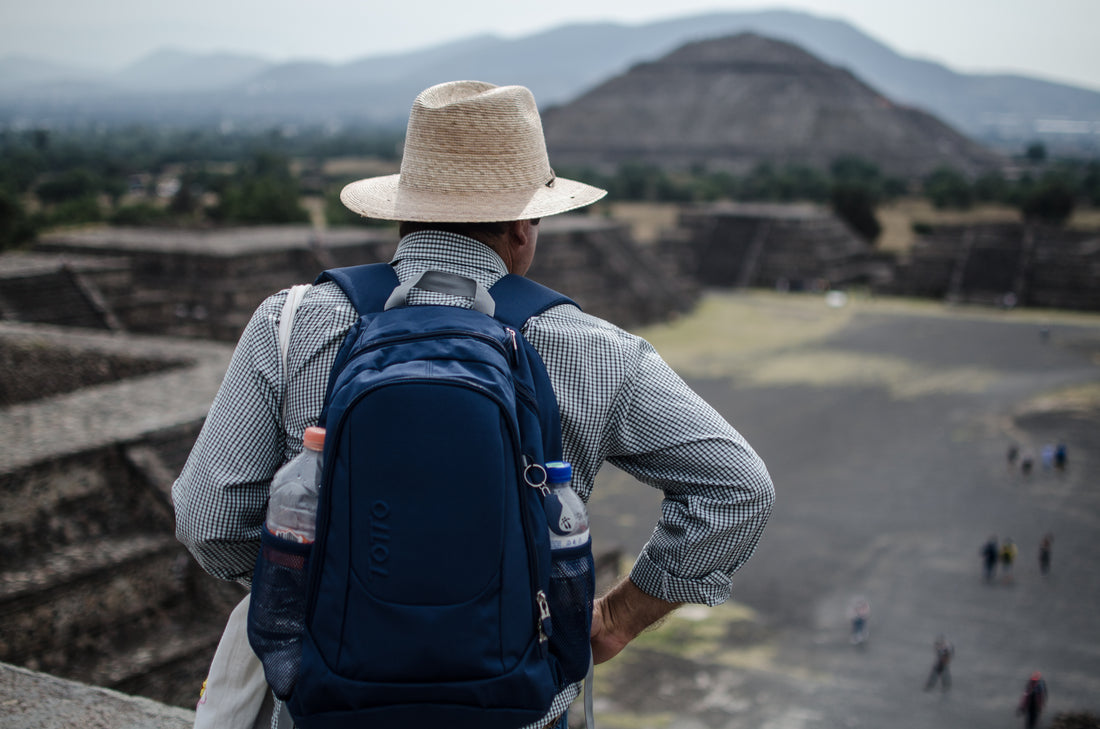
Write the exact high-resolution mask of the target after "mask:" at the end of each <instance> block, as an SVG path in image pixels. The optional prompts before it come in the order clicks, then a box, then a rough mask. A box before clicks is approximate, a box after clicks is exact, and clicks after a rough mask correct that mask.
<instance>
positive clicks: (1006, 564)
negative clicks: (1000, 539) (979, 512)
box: [1001, 537, 1017, 582]
mask: <svg viewBox="0 0 1100 729" xmlns="http://www.w3.org/2000/svg"><path fill="white" fill-rule="evenodd" d="M1016 551H1017V550H1016V543H1015V542H1013V541H1012V539H1011V538H1009V537H1005V540H1004V543H1003V544H1001V579H1003V580H1004V581H1005V582H1011V581H1012V565H1013V564H1014V563H1015V562H1016Z"/></svg>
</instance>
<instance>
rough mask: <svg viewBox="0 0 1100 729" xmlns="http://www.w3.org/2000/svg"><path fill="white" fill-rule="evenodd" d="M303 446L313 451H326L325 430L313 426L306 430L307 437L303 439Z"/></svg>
mask: <svg viewBox="0 0 1100 729" xmlns="http://www.w3.org/2000/svg"><path fill="white" fill-rule="evenodd" d="M302 445H304V446H305V447H306V448H308V449H310V450H311V451H318V452H320V451H323V450H324V449H325V429H324V428H318V427H317V426H312V427H309V428H306V433H305V436H304V437H303V438H302Z"/></svg>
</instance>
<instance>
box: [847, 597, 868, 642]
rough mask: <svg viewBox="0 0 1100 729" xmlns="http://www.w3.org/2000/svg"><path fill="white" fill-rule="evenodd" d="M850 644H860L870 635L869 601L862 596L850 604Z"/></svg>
mask: <svg viewBox="0 0 1100 729" xmlns="http://www.w3.org/2000/svg"><path fill="white" fill-rule="evenodd" d="M851 617H852V645H862V644H864V643H866V642H867V638H868V637H870V634H871V629H870V626H869V625H868V623H869V622H870V620H871V603H869V602H867V600H865V599H864V598H862V597H860V598H857V599H856V601H855V603H853V604H852V609H851Z"/></svg>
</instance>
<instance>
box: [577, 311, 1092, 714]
mask: <svg viewBox="0 0 1100 729" xmlns="http://www.w3.org/2000/svg"><path fill="white" fill-rule="evenodd" d="M1044 331H1045V332H1046V335H1045V336H1044V334H1043V332H1044ZM642 333H643V334H644V335H645V336H647V337H648V338H649V339H650V340H651V341H652V342H654V344H655V345H656V346H657V347H658V349H659V350H660V351H662V353H664V354H665V356H666V358H667V359H669V360H670V361H671V362H673V364H674V365H675V366H676V367H677V369H678V370H679V371H680V372H681V374H683V375H684V376H685V378H686V379H688V381H689V382H690V383H691V384H692V385H693V386H694V387H695V388H696V389H697V390H698V391H699V392H701V393H702V394H703V395H704V396H705V397H707V398H708V399H709V400H710V401H711V402H712V403H713V404H715V406H716V407H718V409H719V410H721V411H722V412H723V413H724V414H725V415H726V416H727V418H728V419H729V420H730V421H731V422H732V423H734V425H735V426H736V427H738V428H739V429H740V430H741V432H742V433H744V434H745V435H746V436H747V437H748V439H749V440H750V442H752V443H753V445H754V446H755V447H756V449H757V450H758V451H759V452H760V454H761V455H762V456H763V457H764V459H765V460H766V461H767V463H768V466H769V469H770V471H771V473H772V476H773V479H774V481H775V483H776V488H777V492H778V502H777V506H776V510H775V513H774V515H773V518H772V521H771V523H770V525H769V527H768V529H767V531H766V533H765V535H764V538H763V540H762V542H761V544H760V547H759V549H758V551H757V554H756V556H755V557H754V558H753V560H752V561H751V562H750V563H749V565H748V566H746V567H745V568H744V569H743V570H742V571H741V572H739V573H738V575H737V576H736V578H735V580H736V582H735V591H734V601H733V602H731V603H728V604H727V605H724V606H721V607H719V608H713V609H705V608H686V609H683V610H681V611H680V612H679V613H678V614H677V615H676V616H674V617H673V618H672V619H670V620H669V621H668V622H667V623H666V624H665V625H664V626H663V627H662V628H660V629H659V630H657V631H655V632H652V633H649V634H646V635H644V636H643V637H642V638H640V639H639V640H638V641H637V642H636V643H635V644H634V645H632V646H631V647H630V648H628V650H627V652H626V653H624V654H623V655H622V656H620V657H619V658H617V659H616V660H615V661H613V662H611V663H608V664H605V665H604V666H601V667H600V668H599V669H597V682H596V697H597V701H596V705H597V722H598V723H599V724H600V726H603V727H685V728H695V727H708V728H710V727H713V728H715V729H718V728H720V727H721V728H728V729H737V728H741V727H745V728H746V729H747V728H748V727H754V728H766V729H788V728H789V729H814V728H817V727H821V728H825V727H890V728H891V729H910V728H912V729H918V728H921V729H923V728H924V727H936V728H939V727H965V728H968V729H984V728H986V727H988V728H989V729H993V728H994V727H1010V726H1022V721H1020V720H1018V719H1016V718H1015V717H1014V716H1013V709H1014V706H1015V701H1016V699H1017V697H1018V695H1019V693H1020V690H1021V689H1022V687H1023V685H1024V682H1025V681H1026V679H1027V676H1028V675H1029V674H1030V672H1031V671H1033V670H1041V671H1043V673H1044V675H1045V676H1046V677H1047V680H1048V682H1049V685H1050V694H1051V699H1050V705H1049V708H1048V711H1047V714H1046V717H1045V718H1046V719H1048V720H1049V718H1050V717H1051V716H1053V714H1054V713H1056V712H1058V711H1069V710H1091V711H1094V712H1100V610H1098V607H1097V606H1098V603H1100V573H1098V572H1097V569H1096V565H1097V564H1098V562H1100V539H1097V527H1098V526H1100V427H1098V426H1100V316H1091V315H1068V314H1067V315H1060V314H1052V313H1044V312H1024V311H1017V312H993V311H989V310H969V309H958V308H956V309H947V308H945V307H943V306H942V305H939V304H931V303H927V302H925V303H913V304H909V303H899V302H896V301H886V300H881V301H873V300H851V301H849V302H848V304H847V305H846V306H844V307H841V308H831V307H829V306H826V304H825V303H824V301H823V299H822V298H821V297H810V296H786V297H783V296H780V295H773V294H757V293H753V294H722V295H716V296H712V297H709V298H708V299H707V301H706V302H705V303H704V305H703V307H702V308H701V309H700V311H699V312H698V314H697V315H694V316H692V317H691V318H689V319H685V320H683V321H681V322H679V323H678V324H676V325H673V326H667V327H660V328H654V329H650V330H646V331H645V332H642ZM1056 441H1063V442H1065V443H1066V444H1067V446H1068V449H1069V467H1068V469H1067V470H1066V472H1064V473H1058V472H1057V471H1054V470H1044V469H1043V468H1042V467H1041V466H1039V465H1037V468H1036V470H1035V471H1034V472H1033V473H1032V474H1031V475H1030V476H1028V477H1025V476H1024V475H1022V474H1021V473H1020V471H1019V470H1018V469H1016V468H1009V467H1008V465H1007V462H1006V458H1005V454H1006V450H1007V448H1008V446H1009V444H1010V443H1013V442H1014V443H1017V444H1018V445H1019V446H1020V448H1021V449H1022V451H1023V452H1024V453H1029V454H1032V455H1033V456H1035V457H1036V458H1037V456H1038V453H1039V449H1040V448H1041V447H1042V445H1044V444H1046V443H1053V442H1056ZM657 505H658V501H657V498H656V496H655V495H654V494H653V493H652V492H651V491H650V489H648V488H647V487H645V486H639V485H637V484H634V483H633V482H631V481H630V479H628V478H626V477H624V476H623V475H622V474H619V473H617V472H615V471H614V470H608V471H607V472H605V473H604V474H602V475H601V481H600V483H599V484H598V487H597V489H596V492H595V496H594V498H593V502H592V504H591V510H592V514H593V522H594V527H593V530H594V534H595V535H596V537H595V538H596V540H597V542H596V547H597V549H609V548H614V547H621V548H623V549H624V550H625V552H626V554H627V555H628V556H632V555H633V554H634V553H636V551H637V549H638V548H639V547H640V546H641V545H642V544H643V543H644V541H645V539H646V537H647V536H648V534H649V531H650V530H651V528H652V523H653V519H654V517H655V513H656V509H657ZM1048 531H1049V532H1052V533H1053V534H1054V564H1053V570H1052V572H1051V574H1050V575H1049V576H1047V577H1046V578H1044V577H1042V576H1041V575H1040V574H1039V570H1038V564H1037V559H1036V554H1037V547H1038V542H1039V539H1040V537H1041V535H1042V534H1043V533H1045V532H1048ZM990 534H997V535H998V536H1000V537H1002V538H1004V537H1011V538H1012V539H1013V540H1014V541H1015V542H1016V544H1017V545H1018V547H1019V550H1020V552H1019V559H1018V562H1017V565H1016V568H1015V576H1014V579H1013V581H1012V582H1010V583H1009V582H1002V581H997V582H996V583H994V584H986V583H984V582H983V581H982V579H981V577H980V563H979V555H978V550H979V547H980V546H981V544H982V542H983V541H984V540H985V539H986V537H987V536H989V535H990ZM628 567H629V565H628V564H624V569H626V568H628ZM857 596H863V597H865V598H867V599H868V600H869V601H870V604H871V609H872V613H871V620H870V627H871V637H870V640H869V642H868V643H867V644H865V645H863V646H860V647H855V646H853V645H851V644H850V642H849V637H848V616H847V610H848V606H849V604H850V602H851V601H852V600H853V599H854V598H855V597H857ZM939 633H945V634H947V635H948V636H949V637H950V639H951V640H952V641H953V642H954V644H955V647H956V656H955V661H954V663H953V665H952V675H953V679H954V683H953V686H952V688H951V690H950V691H949V692H942V691H939V690H935V691H932V692H927V693H926V692H924V691H923V690H922V686H923V683H924V680H925V677H926V676H927V672H928V669H929V668H930V667H931V664H932V643H933V640H934V639H935V637H936V635H937V634H939ZM579 713H580V712H577V711H574V712H573V714H574V717H573V718H574V719H577V718H579V717H578V716H576V714H579Z"/></svg>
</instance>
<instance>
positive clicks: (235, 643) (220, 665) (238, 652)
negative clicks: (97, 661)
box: [195, 284, 310, 729]
mask: <svg viewBox="0 0 1100 729" xmlns="http://www.w3.org/2000/svg"><path fill="white" fill-rule="evenodd" d="M309 288H310V286H309V284H301V285H298V286H294V287H292V288H291V290H290V292H289V293H288V294H287V297H286V303H284V304H283V310H282V314H281V315H280V317H279V355H280V357H281V358H282V361H283V371H284V372H285V371H286V354H287V349H288V347H289V345H290V329H291V327H292V326H293V324H294V314H295V312H296V311H297V309H298V304H300V303H301V301H302V298H303V297H304V296H305V294H306V292H307V291H309ZM283 419H284V420H285V419H286V397H285V396H284V397H283ZM250 597H251V595H245V596H244V599H242V600H241V601H240V602H239V603H238V604H237V607H235V608H233V612H232V613H230V614H229V620H228V621H227V622H226V624H225V631H224V632H223V633H222V639H221V642H219V643H218V649H217V650H216V651H215V652H214V660H213V661H212V662H211V663H210V672H209V673H208V674H207V676H206V682H205V683H203V686H202V694H201V695H200V697H199V703H198V705H197V706H196V707H195V729H268V727H270V726H271V714H272V711H273V710H274V707H275V697H274V696H273V695H272V693H271V689H270V688H268V685H267V679H265V678H264V666H263V664H262V663H260V659H259V658H257V657H256V654H255V653H253V652H252V646H250V645H249V644H248V602H249V598H250ZM284 711H285V709H284ZM287 725H289V722H287Z"/></svg>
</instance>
